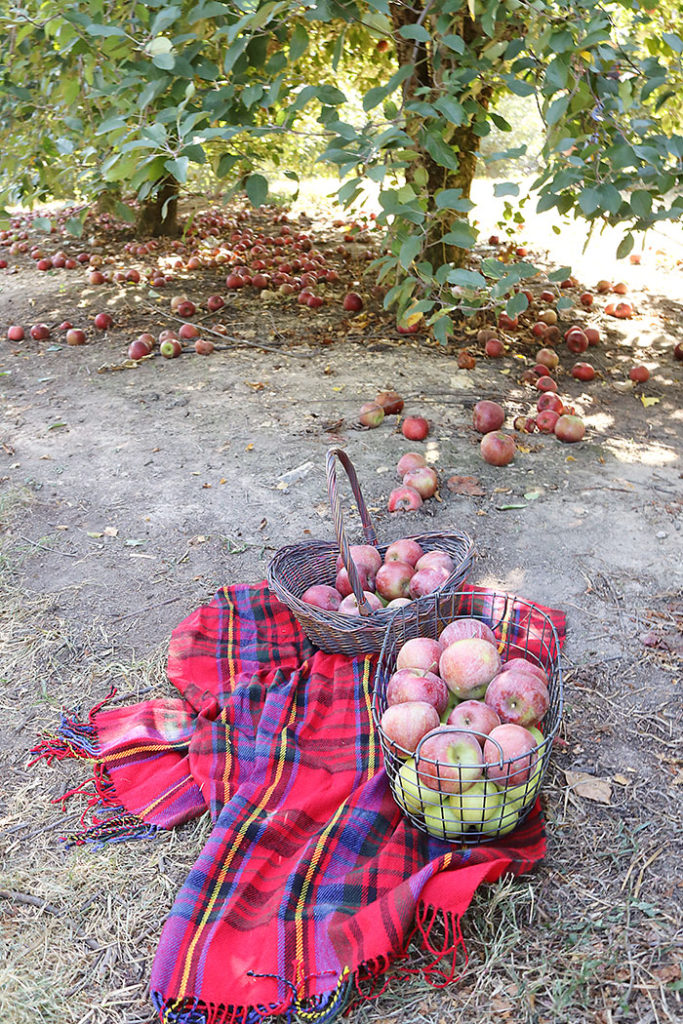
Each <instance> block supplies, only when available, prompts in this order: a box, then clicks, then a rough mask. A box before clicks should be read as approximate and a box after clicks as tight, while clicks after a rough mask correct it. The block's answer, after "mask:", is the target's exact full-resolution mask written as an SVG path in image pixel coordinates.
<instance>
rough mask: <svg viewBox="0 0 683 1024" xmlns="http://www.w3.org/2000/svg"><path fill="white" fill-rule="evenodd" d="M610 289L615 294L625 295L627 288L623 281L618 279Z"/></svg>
mask: <svg viewBox="0 0 683 1024" xmlns="http://www.w3.org/2000/svg"><path fill="white" fill-rule="evenodd" d="M612 291H613V292H614V294H615V295H626V292H627V291H628V288H627V286H626V285H625V284H624V282H623V281H619V282H618V283H617V284H615V286H614V288H613V289H612Z"/></svg>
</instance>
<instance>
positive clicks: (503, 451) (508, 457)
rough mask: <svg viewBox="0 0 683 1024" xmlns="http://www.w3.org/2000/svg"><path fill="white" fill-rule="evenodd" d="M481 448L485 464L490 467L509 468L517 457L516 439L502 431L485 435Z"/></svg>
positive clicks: (494, 431)
mask: <svg viewBox="0 0 683 1024" xmlns="http://www.w3.org/2000/svg"><path fill="white" fill-rule="evenodd" d="M479 448H480V451H481V457H482V458H483V460H484V462H488V463H489V465H490V466H507V465H508V463H510V462H512V460H513V459H514V457H515V450H516V449H515V439H514V437H512V435H511V434H504V433H503V431H502V430H493V431H491V432H490V433H488V434H484V436H483V437H482V439H481V443H480V445H479Z"/></svg>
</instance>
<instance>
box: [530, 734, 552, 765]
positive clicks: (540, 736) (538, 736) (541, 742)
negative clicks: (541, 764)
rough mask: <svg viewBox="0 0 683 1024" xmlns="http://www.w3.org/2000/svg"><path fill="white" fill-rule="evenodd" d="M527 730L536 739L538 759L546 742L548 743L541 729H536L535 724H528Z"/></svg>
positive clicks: (543, 751)
mask: <svg viewBox="0 0 683 1024" xmlns="http://www.w3.org/2000/svg"><path fill="white" fill-rule="evenodd" d="M529 732H530V733H531V735H532V736H533V738H534V739H535V740H536V744H537V746H538V757H539V760H540V758H542V757H543V755H544V753H545V748H546V744H547V743H548V740H546V738H545V736H544V735H543V733H542V732H541V730H540V729H538V728H537V727H536V726H535V725H532V726H529Z"/></svg>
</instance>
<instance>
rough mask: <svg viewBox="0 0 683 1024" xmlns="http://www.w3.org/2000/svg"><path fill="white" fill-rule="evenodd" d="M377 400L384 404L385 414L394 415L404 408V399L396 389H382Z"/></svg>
mask: <svg viewBox="0 0 683 1024" xmlns="http://www.w3.org/2000/svg"><path fill="white" fill-rule="evenodd" d="M375 401H376V402H377V404H378V405H381V406H382V408H383V409H384V415H385V416H394V415H395V414H396V413H399V412H401V411H402V410H403V399H402V398H401V396H400V395H399V394H397V392H396V391H380V392H379V394H378V395H377V397H376V398H375Z"/></svg>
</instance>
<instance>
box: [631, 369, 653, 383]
mask: <svg viewBox="0 0 683 1024" xmlns="http://www.w3.org/2000/svg"><path fill="white" fill-rule="evenodd" d="M628 375H629V378H630V380H633V381H635V382H636V383H637V384H644V383H645V381H646V380H649V379H650V371H649V370H648V368H647V366H633V367H632V368H631V369H630V370H629V372H628Z"/></svg>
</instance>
